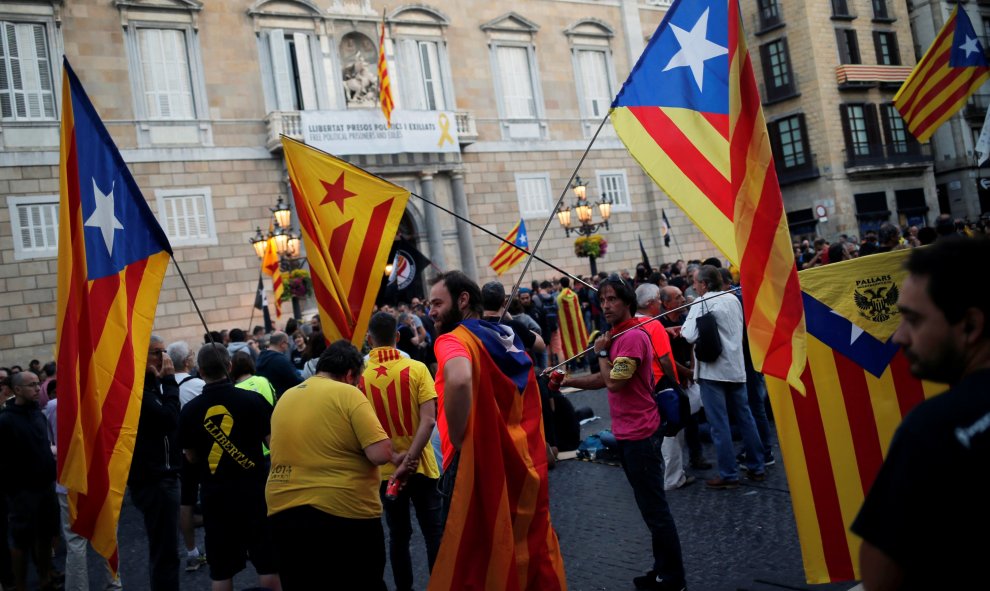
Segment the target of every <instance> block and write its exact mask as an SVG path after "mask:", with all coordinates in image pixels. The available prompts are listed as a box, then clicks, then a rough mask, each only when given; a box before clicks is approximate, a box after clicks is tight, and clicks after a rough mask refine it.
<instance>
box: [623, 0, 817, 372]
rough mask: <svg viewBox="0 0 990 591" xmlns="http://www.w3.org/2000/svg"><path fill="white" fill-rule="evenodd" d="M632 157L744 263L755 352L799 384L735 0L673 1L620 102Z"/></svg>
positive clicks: (793, 283)
mask: <svg viewBox="0 0 990 591" xmlns="http://www.w3.org/2000/svg"><path fill="white" fill-rule="evenodd" d="M611 117H612V124H613V125H614V127H615V130H616V133H618V135H619V138H620V139H622V141H623V143H625V145H626V147H627V148H628V149H629V152H630V154H631V155H632V156H633V158H635V159H636V161H637V162H639V164H640V166H642V167H643V169H644V170H645V171H646V173H647V174H649V175H650V177H651V178H653V180H654V181H655V182H656V183H657V184H658V185H659V186H660V187H661V188H662V189H663V190H664V191H665V192H666V193H667V194H668V195H669V196H670V198H671V199H672V200H673V201H674V202H675V203H677V205H679V206H680V208H681V209H682V210H684V212H685V213H686V214H687V215H688V216H689V217H690V218H691V219H692V220H693V221H694V223H695V224H696V225H697V226H698V227H699V228H700V229H701V230H702V231H703V232H704V233H705V234H706V235H707V236H708V238H710V239H711V240H712V242H714V243H715V245H716V246H718V247H719V248H720V249H721V250H722V252H724V253H725V255H726V256H727V257H728V258H729V260H730V261H732V262H733V263H735V264H737V265H739V268H740V274H741V277H740V280H741V283H742V287H743V304H744V308H745V312H746V327H747V332H748V334H749V343H750V351H751V353H752V356H753V363H754V365H755V366H756V368H757V369H759V370H761V371H762V372H764V373H766V374H768V375H773V376H778V377H781V378H785V379H788V380H789V381H790V383H791V384H793V385H795V386H796V387H799V388H800V387H801V381H800V376H801V372H802V370H803V369H804V364H805V352H804V315H803V312H802V308H801V295H800V288H799V286H798V279H797V269H796V267H795V265H794V253H793V251H792V250H791V238H790V234H789V232H788V230H787V219H786V217H785V215H784V204H783V199H782V198H781V193H780V186H779V185H778V183H777V175H776V172H775V170H774V165H773V157H772V155H771V152H770V141H769V138H768V135H767V129H766V123H765V120H764V118H763V111H762V109H761V107H760V96H759V93H758V92H757V88H756V81H755V79H754V77H753V64H752V61H751V59H750V56H749V52H748V51H747V49H746V44H745V38H744V34H743V30H742V21H741V19H740V15H739V4H738V1H737V0H691V1H684V0H675V2H674V3H673V4H672V5H671V7H670V9H669V10H668V11H667V14H666V15H665V16H664V19H663V21H662V22H661V23H660V27H659V28H658V29H657V31H656V33H654V35H653V37H652V38H651V39H650V43H649V45H647V47H646V50H645V51H644V52H643V55H642V56H640V58H639V61H638V62H637V63H636V66H635V67H634V68H633V71H632V73H631V74H630V75H629V78H628V79H627V80H626V82H625V84H624V85H623V87H622V90H621V91H620V92H619V95H618V96H617V97H616V99H615V101H614V102H613V103H612V111H611Z"/></svg>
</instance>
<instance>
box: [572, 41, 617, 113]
mask: <svg viewBox="0 0 990 591" xmlns="http://www.w3.org/2000/svg"><path fill="white" fill-rule="evenodd" d="M608 60H609V54H608V52H606V51H603V50H598V49H594V50H587V49H581V50H578V52H577V62H578V68H579V71H578V80H579V81H580V85H579V89H580V90H579V92H580V93H581V94H580V98H581V103H582V113H583V114H584V116H585V117H590V118H593V119H601V118H603V117H605V114H606V113H608V108H609V106H610V105H611V104H612V80H611V76H610V75H609V67H608Z"/></svg>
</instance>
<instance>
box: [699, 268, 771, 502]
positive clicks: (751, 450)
mask: <svg viewBox="0 0 990 591" xmlns="http://www.w3.org/2000/svg"><path fill="white" fill-rule="evenodd" d="M694 289H695V290H696V291H697V292H698V300H697V301H696V302H695V303H694V305H693V306H691V311H690V312H688V316H687V319H686V320H685V321H684V326H683V327H681V336H683V337H684V338H685V339H687V341H688V342H689V343H696V342H697V341H698V339H699V337H700V336H701V332H700V330H699V328H698V318H699V317H700V316H702V315H704V314H708V313H710V314H711V315H712V316H714V318H715V320H716V323H717V325H718V329H717V332H718V338H719V340H720V341H721V343H722V352H721V353H720V354H719V356H718V357H717V358H715V359H713V360H707V361H706V360H703V359H698V360H697V365H696V369H695V379H696V380H697V381H698V384H699V385H700V386H701V400H702V403H703V404H704V405H705V415H706V416H707V418H708V423H709V424H710V425H711V434H712V442H713V443H714V444H715V450H716V452H717V454H718V455H717V462H718V472H719V476H718V477H717V478H713V479H711V480H708V481H707V482H706V484H707V485H708V487H709V488H717V489H725V488H736V487H738V486H739V471H738V468H737V466H736V452H735V449H734V447H733V444H732V431H731V430H730V428H729V414H728V410H727V406H728V405H727V399H728V398H729V397H730V396H731V397H732V401H733V403H734V404H733V409H734V411H735V415H736V424H737V425H739V429H740V431H742V435H743V442H744V444H745V445H744V448H745V450H746V467H747V468H748V475H749V478H750V480H754V481H757V482H759V481H762V480H766V472H765V467H764V464H763V443H762V441H760V435H759V433H758V432H757V430H756V422H755V421H754V420H753V413H752V412H751V411H750V408H749V398H748V396H747V392H746V365H745V361H744V359H743V338H744V337H743V310H742V302H740V301H739V298H737V297H735V296H734V295H732V294H731V293H728V294H725V292H724V291H723V289H724V288H723V284H722V274H721V272H720V271H719V270H718V269H717V268H715V267H713V266H711V265H702V266H701V267H699V268H698V271H697V272H696V273H695V279H694ZM722 294H725V295H722ZM697 353H698V352H697V348H696V349H695V357H697Z"/></svg>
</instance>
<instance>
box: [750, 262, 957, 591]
mask: <svg viewBox="0 0 990 591" xmlns="http://www.w3.org/2000/svg"><path fill="white" fill-rule="evenodd" d="M909 254H910V251H908V250H901V251H895V252H891V253H885V254H878V255H873V256H868V257H861V258H858V259H853V260H849V261H843V262H841V263H834V264H831V265H825V266H823V267H816V268H814V269H808V270H806V271H801V274H800V275H801V287H802V297H803V300H804V310H805V317H806V319H807V327H808V365H807V367H806V369H805V371H804V373H803V374H802V376H801V379H802V381H803V383H804V389H805V392H806V394H805V395H801V394H799V393H798V392H797V391H796V390H794V389H792V388H789V387H788V385H787V384H785V383H784V382H783V381H781V380H777V379H774V378H769V377H768V378H767V388H768V390H769V391H770V402H771V404H772V406H773V414H774V418H775V420H776V422H777V433H778V439H779V442H780V449H781V451H782V452H783V455H784V466H785V468H786V470H787V483H788V485H789V486H790V489H791V500H792V502H793V504H794V517H795V520H796V522H797V528H798V538H799V539H800V541H801V554H802V557H803V559H804V569H805V576H806V578H807V580H808V582H809V583H828V582H832V581H846V580H853V579H858V578H860V574H859V568H858V556H859V546H860V539H859V538H858V537H857V536H855V535H854V534H853V533H852V532H850V531H849V527H850V525H851V524H852V522H853V520H854V519H855V518H856V514H857V513H858V512H859V508H860V507H861V506H862V504H863V499H864V498H865V496H866V492H867V491H869V489H870V486H871V485H872V484H873V480H874V479H875V478H876V475H877V472H878V471H879V469H880V465H881V464H882V463H883V458H884V456H885V455H886V453H887V448H888V446H889V445H890V440H891V438H892V437H893V434H894V430H895V429H896V428H897V425H898V424H899V423H900V422H901V419H902V418H903V417H904V415H906V414H907V412H908V411H909V410H911V409H912V408H913V407H914V406H915V405H916V404H918V403H919V402H921V401H922V400H924V399H925V398H929V397H931V396H934V395H935V394H936V393H938V392H940V391H942V390H944V389H945V386H944V385H937V384H932V383H928V382H921V381H919V380H918V379H917V378H915V377H913V376H912V375H911V372H910V367H909V365H910V364H909V362H908V360H907V358H906V357H905V356H904V353H903V351H902V350H901V349H900V347H898V346H897V345H896V344H895V343H894V342H893V341H892V336H893V334H894V331H895V330H896V329H897V325H898V323H899V321H900V314H899V312H898V309H897V306H896V302H897V295H898V290H899V288H900V286H901V284H902V282H903V279H904V277H905V276H906V271H905V270H904V260H905V257H907V256H908V255H909Z"/></svg>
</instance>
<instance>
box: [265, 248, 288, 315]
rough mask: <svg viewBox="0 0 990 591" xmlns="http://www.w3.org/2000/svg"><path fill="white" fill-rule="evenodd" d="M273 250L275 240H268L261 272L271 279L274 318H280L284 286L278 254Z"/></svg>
mask: <svg viewBox="0 0 990 591" xmlns="http://www.w3.org/2000/svg"><path fill="white" fill-rule="evenodd" d="M276 251H277V249H276V248H275V239H274V238H269V239H268V246H266V247H265V256H264V257H263V258H262V259H261V272H262V273H264V274H265V275H268V276H269V277H271V278H272V293H273V294H274V295H275V318H281V317H282V293H283V292H284V291H285V286H284V285H283V284H282V273H281V272H280V271H279V265H278V252H276Z"/></svg>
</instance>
